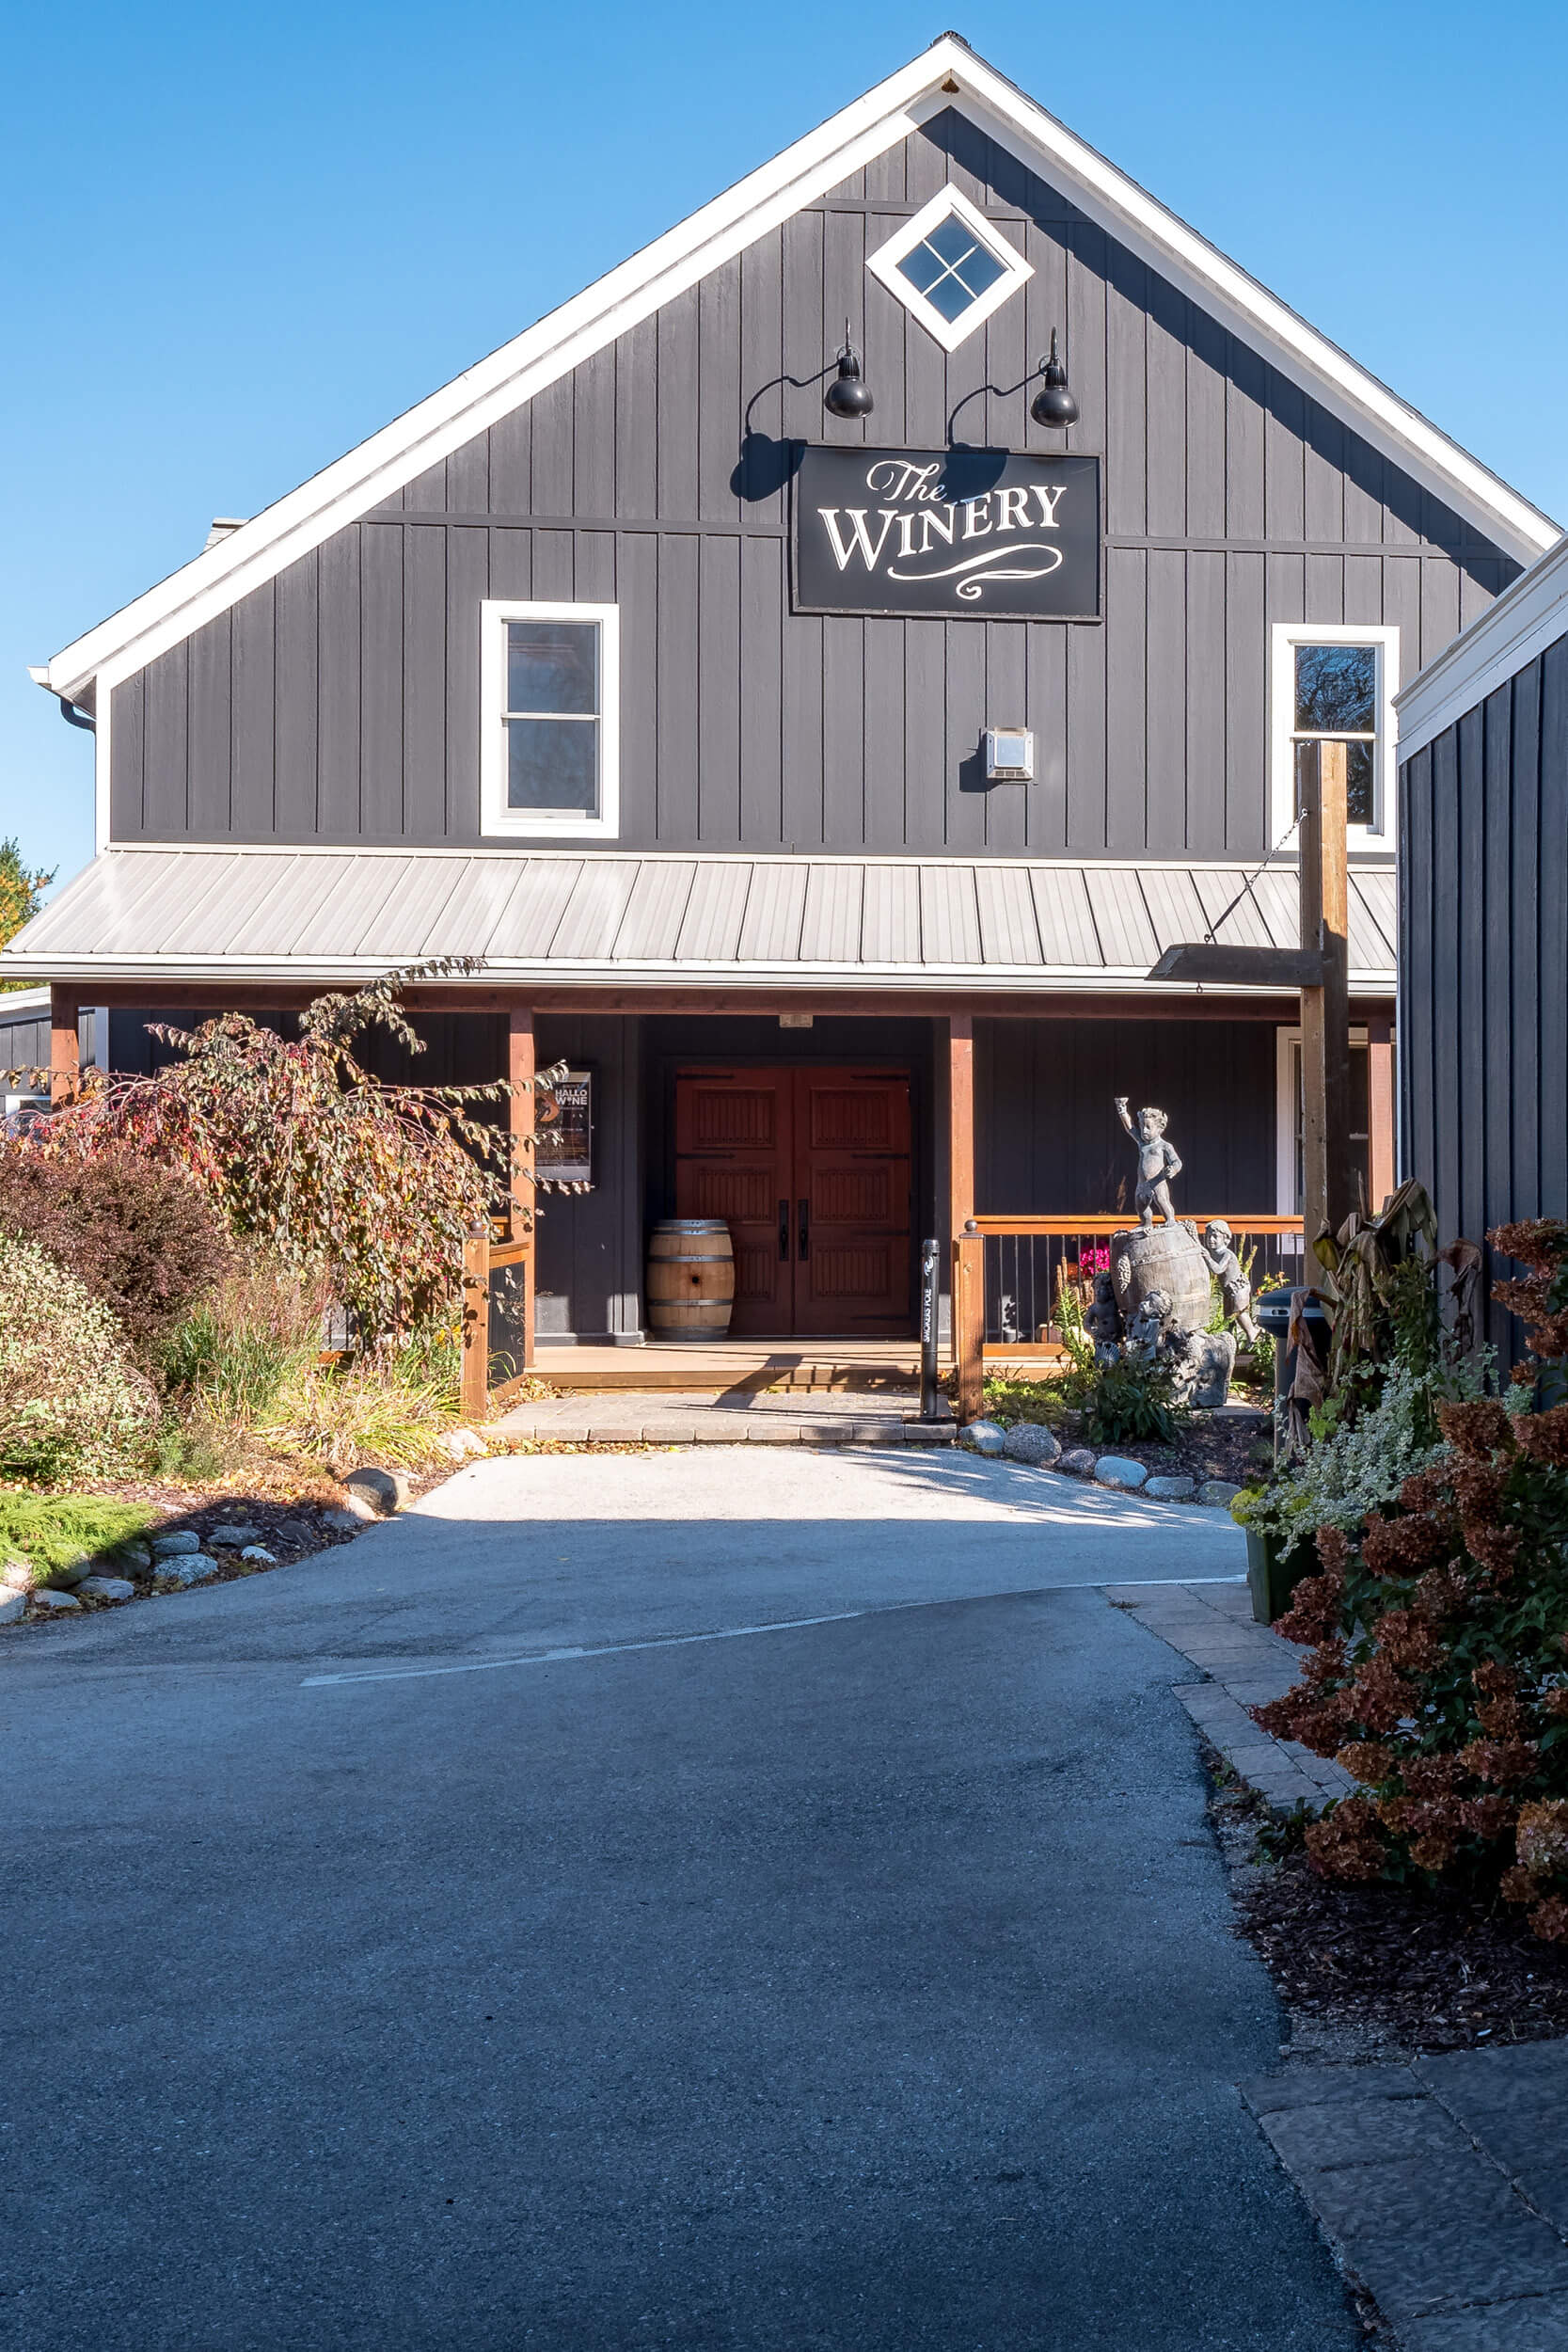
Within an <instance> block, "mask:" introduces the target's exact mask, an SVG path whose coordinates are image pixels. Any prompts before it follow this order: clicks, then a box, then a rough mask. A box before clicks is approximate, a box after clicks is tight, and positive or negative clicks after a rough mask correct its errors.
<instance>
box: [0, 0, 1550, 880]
mask: <svg viewBox="0 0 1568 2352" xmlns="http://www.w3.org/2000/svg"><path fill="white" fill-rule="evenodd" d="M953 5H954V0H932V7H931V8H930V9H928V10H926V11H923V12H922V11H916V10H913V9H911V8H908V7H902V6H895V5H892V4H891V0H861V5H859V6H847V5H845V0H832V5H829V4H828V0H790V5H787V6H784V7H782V8H776V9H769V8H758V7H754V6H753V7H748V8H736V7H733V6H732V7H727V8H708V7H703V6H700V5H693V6H684V7H681V8H673V7H671V6H669V5H667V0H653V5H640V6H637V7H628V6H626V5H624V0H601V4H600V5H599V6H596V7H587V8H584V7H581V6H578V7H576V8H573V7H569V6H568V7H561V6H556V7H551V8H539V7H529V6H523V7H518V6H512V7H504V8H503V7H496V6H483V5H474V4H473V0H443V4H442V5H440V6H438V7H436V6H431V7H425V8H416V7H412V6H409V5H406V0H382V5H380V6H378V7H377V8H373V9H372V8H349V7H343V6H341V5H336V0H310V5H308V6H306V5H300V0H273V4H272V5H271V6H269V7H267V8H212V7H210V6H206V5H204V6H202V7H200V8H195V7H178V8H163V7H156V6H148V5H142V6H139V7H138V6H136V5H135V0H133V5H132V6H131V7H129V8H125V7H119V8H113V9H108V8H102V7H99V6H97V5H93V0H85V4H84V5H82V6H79V7H78V8H75V9H74V10H73V11H72V12H71V19H70V38H69V40H65V41H61V40H55V38H53V37H50V38H45V37H44V32H45V27H44V23H43V20H42V19H40V17H39V15H38V13H37V11H36V10H35V9H33V8H27V9H26V10H25V11H24V10H23V9H22V8H19V7H18V6H17V5H16V0H6V6H5V8H4V9H0V28H3V29H4V31H5V35H6V38H5V55H6V58H7V72H6V75H5V80H4V86H3V87H0V285H3V286H4V289H5V292H4V303H5V334H4V351H5V361H4V365H3V367H0V436H3V446H4V451H5V458H4V463H3V464H0V516H3V521H0V549H3V557H0V835H4V834H8V833H15V834H19V835H20V836H21V839H22V844H23V848H24V852H25V853H26V854H27V855H28V856H29V857H30V859H32V860H33V861H34V862H36V863H37V864H40V865H55V866H59V868H60V869H61V876H62V879H64V878H65V877H68V876H69V875H70V874H71V872H73V871H74V870H75V869H76V867H77V866H81V865H82V864H84V863H85V862H86V860H87V858H88V857H89V856H90V855H91V852H92V833H91V750H92V745H91V739H90V737H88V736H86V735H82V734H78V733H76V732H75V731H74V730H71V729H69V728H67V727H66V726H65V725H64V724H63V723H62V722H61V720H60V717H59V714H58V711H57V708H56V707H55V704H54V702H53V701H52V699H50V698H49V697H47V696H45V695H44V694H42V693H41V692H40V691H39V689H38V688H37V687H35V686H33V685H32V684H31V683H30V682H29V680H28V678H27V675H26V664H27V663H28V662H30V661H40V660H44V659H45V658H46V657H47V656H49V655H50V654H52V653H55V652H56V651H58V649H59V648H60V646H62V645H63V644H68V643H69V642H70V641H71V639H72V638H73V637H75V636H76V635H78V634H79V633H80V632H81V631H82V630H83V629H84V628H88V627H90V626H91V624H93V623H94V622H96V621H98V620H101V619H102V618H103V616H104V615H105V614H107V613H109V612H113V611H114V610H115V609H116V608H117V607H118V606H119V605H121V604H123V603H125V602H126V601H127V600H128V599H129V598H130V597H132V596H135V595H136V594H138V593H139V591H140V590H141V589H143V588H145V587H147V586H148V585H150V583H151V582H152V581H153V580H157V579H159V578H160V577H161V576H162V575H163V574H165V573H166V572H168V571H171V570H173V568H174V567H175V566H176V565H177V564H181V563H182V562H184V561H185V560H186V559H187V558H188V557H189V556H191V555H193V554H194V553H195V552H196V551H197V550H198V548H199V547H200V545H201V542H202V540H203V538H204V537H205V535H206V531H207V525H208V522H209V520H210V518H211V517H212V516H214V515H251V514H254V513H255V512H256V511H257V509H258V508H259V507H261V506H264V505H266V504H267V503H268V502H269V501H271V500H273V499H275V498H277V497H278V496H280V495H281V493H282V492H284V491H286V490H288V489H290V488H292V487H293V485H294V484H296V483H297V482H300V481H302V480H304V479H305V477H306V476H307V475H309V474H310V473H313V472H314V471H315V470H316V469H318V468H319V467H321V466H323V465H325V464H326V463H328V462H329V461H330V460H331V459H332V458H334V457H337V456H339V455H341V453H342V452H343V451H344V450H345V449H348V448H350V447H352V445H353V444H354V443H355V442H356V441H358V440H360V439H362V438H363V437H364V436H365V435H366V434H367V433H371V432H373V431H374V430H375V428H376V427H377V426H378V425H381V424H383V423H385V422H386V421H387V420H388V418H390V417H392V416H394V415H395V414H396V413H397V412H398V411H399V410H401V409H403V408H406V407H407V406H408V405H410V403H411V402H413V401H416V400H419V399H420V398H421V397H422V396H423V395H424V394H425V393H426V392H428V391H431V390H434V389H435V388H436V386H437V385H438V384H440V383H442V382H444V381H445V380H446V379H447V378H448V377H450V376H451V375H453V374H455V373H457V372H458V371H459V370H460V369H462V368H464V367H466V366H467V365H468V364H469V363H470V362H471V361H472V360H474V359H475V358H478V357H480V355H481V354H483V353H484V352H486V351H489V350H491V349H493V348H494V347H495V346H496V345H497V344H498V343H500V342H505V341H506V340H507V339H508V338H509V337H510V336H512V335H515V334H516V333H517V332H518V331H519V330H520V329H521V328H522V327H524V326H528V325H529V323H530V322H531V320H533V319H535V318H537V317H538V316H539V315H540V314H541V313H542V312H543V311H546V310H549V309H551V308H552V307H553V306H554V305H555V304H556V303H558V302H560V301H562V300H563V299H565V297H567V296H568V295H570V294H574V293H576V292H577V291H578V288H579V287H581V286H583V285H585V284H587V283H588V282H589V280H591V279H592V278H595V277H597V276H598V275H599V274H600V272H601V271H603V270H605V269H608V268H610V266H611V265H612V264H613V263H615V262H618V261H620V260H622V259H623V258H624V257H625V256H626V254H627V253H629V252H631V251H633V250H634V249H635V248H636V247H637V246H641V245H643V244H645V243H646V242H647V240H648V239H649V238H650V237H653V236H656V235H657V233H658V232H659V231H660V230H664V229H666V228H668V227H670V226H671V224H672V223H673V222H674V221H676V220H679V219H680V218H681V217H682V216H683V215H686V214H687V213H689V212H690V211H691V210H692V209H693V208H694V207H695V206H697V205H699V204H701V203H703V202H704V201H705V199H707V198H708V197H710V196H712V195H714V194H715V193H716V192H717V191H718V190H719V189H720V188H722V187H724V186H726V185H727V184H728V183H730V182H732V181H734V180H736V179H738V178H739V177H741V175H742V174H743V173H745V172H747V171H749V170H750V169H751V168H752V167H753V166H754V165H756V164H758V163H761V162H762V161H764V160H765V159H766V158H767V157H768V156H769V155H771V154H772V153H774V152H775V151H777V150H778V149H779V148H781V147H783V146H784V145H785V144H786V143H787V142H788V141H789V140H791V139H793V138H795V137H797V136H799V135H800V133H801V132H803V131H806V130H808V129H810V128H811V126H812V125H813V124H814V123H816V122H818V121H820V120H821V119H822V118H823V117H824V116H826V115H829V114H831V113H832V112H833V111H834V110H835V109H836V108H837V107H839V106H841V105H843V104H844V103H846V102H847V101H848V100H849V99H852V98H854V97H855V96H857V95H858V94H859V93H860V91H862V90H863V89H864V88H866V87H868V86H869V85H870V84H871V83H873V82H875V81H878V80H879V79H880V77H881V76H882V75H883V74H885V73H887V72H891V71H892V70H893V68H894V67H895V66H897V65H899V64H901V63H902V62H903V61H904V59H905V58H907V57H909V56H912V55H913V54H914V52H915V51H916V50H919V49H922V48H924V47H925V46H926V45H927V42H928V41H930V40H932V39H933V38H934V36H935V35H936V34H937V33H939V32H940V31H942V28H943V22H944V21H945V20H944V19H942V18H941V17H939V16H938V15H937V14H936V13H935V10H936V9H937V8H939V7H940V8H951V7H952V6H953ZM957 29H958V31H959V32H961V33H962V34H963V35H964V36H965V38H966V39H967V40H970V41H971V42H972V43H973V44H974V47H975V48H977V49H979V50H980V51H981V52H982V53H983V54H984V55H985V56H988V57H989V58H990V60H991V62H992V63H993V64H994V65H996V66H997V67H998V68H1000V70H1001V71H1002V72H1006V73H1007V74H1009V75H1010V76H1011V77H1012V78H1013V79H1014V80H1015V81H1017V82H1019V83H1021V84H1022V86H1023V87H1024V88H1026V89H1027V90H1029V91H1030V92H1031V93H1032V95H1034V96H1035V97H1037V99H1039V100H1040V102H1041V103H1043V104H1044V105H1046V106H1048V107H1049V108H1050V109H1051V110H1052V111H1053V113H1054V114H1057V115H1059V116H1061V117H1062V119H1064V120H1065V121H1067V122H1068V123H1069V124H1070V125H1071V126H1072V128H1073V129H1074V130H1076V131H1078V132H1079V133H1080V134H1082V135H1084V136H1085V138H1087V139H1089V140H1091V141H1092V142H1093V143H1094V145H1095V146H1097V147H1099V148H1101V150H1102V151H1104V152H1105V153H1106V154H1107V155H1109V156H1110V157H1111V158H1112V159H1113V161H1115V162H1116V163H1117V164H1118V165H1120V166H1121V167H1122V168H1123V169H1124V170H1127V171H1130V172H1131V173H1132V175H1133V177H1134V178H1136V179H1138V180H1140V181H1142V182H1143V183H1144V184H1145V185H1146V186H1148V188H1149V189H1151V190H1152V191H1153V193H1154V194H1155V195H1156V196H1158V197H1159V198H1161V199H1163V200H1164V202H1165V203H1167V204H1169V205H1171V206H1172V207H1173V208H1174V210H1175V211H1176V212H1178V213H1180V215H1183V216H1184V217H1185V218H1186V219H1187V220H1189V221H1191V222H1192V223H1193V224H1194V226H1195V227H1196V228H1197V229H1199V230H1202V231H1203V232H1204V234H1206V235H1207V236H1209V237H1211V238H1212V239H1213V241H1214V242H1215V243H1216V244H1217V245H1219V246H1222V247H1223V248H1224V249H1225V250H1226V251H1227V252H1228V253H1230V254H1232V255H1234V256H1235V258H1236V259H1237V260H1238V261H1240V262H1243V264H1244V265H1245V266H1246V267H1247V268H1249V269H1250V270H1252V271H1253V272H1254V273H1255V274H1256V275H1257V276H1258V277H1259V278H1262V279H1263V281H1264V282H1265V284H1267V285H1269V286H1270V287H1272V288H1273V289H1274V291H1275V293H1277V294H1280V295H1281V296H1282V297H1283V298H1284V299H1285V300H1287V301H1288V302H1290V303H1291V304H1293V305H1294V307H1295V308H1296V309H1297V310H1301V311H1303V312H1304V313H1305V314H1306V316H1307V318H1309V319H1310V320H1312V321H1313V323H1314V324H1315V325H1317V326H1321V327H1322V328H1323V330H1324V331H1325V332H1326V333H1328V334H1329V335H1331V336H1332V337H1333V338H1334V339H1335V341H1336V342H1339V343H1342V344H1343V345H1345V346H1346V347H1347V348H1348V349H1349V350H1350V351H1352V352H1354V354H1355V356H1356V357H1357V358H1359V359H1360V360H1361V361H1362V362H1363V363H1364V364H1365V365H1367V366H1369V367H1370V368H1371V369H1372V370H1373V371H1374V372H1375V373H1377V374H1379V375H1381V376H1383V377H1384V378H1385V379H1386V381H1387V382H1388V383H1390V384H1391V385H1393V386H1394V388H1395V389H1396V390H1398V391H1399V392H1401V393H1402V394H1403V396H1404V397H1405V398H1406V399H1408V400H1411V401H1413V402H1414V403H1415V405H1417V406H1418V408H1421V409H1423V410H1424V411H1425V412H1426V413H1427V414H1428V415H1429V416H1431V417H1433V419H1435V420H1436V421H1437V422H1438V423H1439V424H1441V425H1443V426H1444V427H1445V428H1446V429H1447V430H1448V431H1449V432H1450V433H1451V434H1453V435H1454V436H1455V437H1456V438H1457V439H1458V440H1460V441H1461V442H1463V443H1464V444H1465V446H1466V447H1467V448H1469V449H1471V450H1473V451H1474V452H1475V453H1476V454H1477V455H1478V456H1480V457H1481V458H1482V459H1484V460H1485V461H1486V463H1487V464H1489V465H1491V466H1493V467H1495V468H1496V469H1497V471H1498V472H1499V473H1501V474H1502V475H1504V477H1505V478H1506V479H1507V480H1509V481H1511V482H1513V484H1514V485H1516V486H1517V487H1518V488H1519V489H1521V490H1522V491H1524V492H1525V493H1526V494H1527V496H1528V497H1530V498H1532V499H1533V500H1534V501H1536V502H1537V503H1538V504H1539V505H1542V506H1544V507H1545V509H1546V510H1547V512H1548V513H1550V514H1553V515H1555V516H1559V517H1560V518H1568V450H1565V449H1564V446H1563V432H1562V415H1563V399H1562V386H1563V382H1564V379H1565V376H1568V306H1565V304H1564V302H1563V298H1562V287H1563V276H1564V269H1563V264H1564V258H1565V253H1568V233H1565V232H1568V183H1565V175H1564V173H1563V170H1562V163H1561V117H1562V102H1563V96H1564V89H1565V85H1568V10H1564V9H1563V8H1562V7H1561V5H1560V0H1517V4H1516V5H1512V6H1511V5H1509V4H1508V0H1501V5H1498V6H1497V7H1496V8H1493V9H1492V10H1490V11H1478V10H1477V9H1476V8H1475V7H1474V6H1473V5H1465V6H1459V5H1455V4H1454V0H1423V4H1422V5H1415V4H1414V0H1398V5H1389V0H1318V5H1317V6H1315V7H1314V8H1310V9H1301V8H1292V9H1282V8H1266V7H1259V5H1258V0H1246V5H1243V6H1236V5H1228V4H1227V5H1218V6H1216V5H1206V0H1196V5H1194V6H1190V7H1187V8H1172V7H1171V6H1170V5H1169V0H1125V4H1124V5H1120V6H1117V5H1115V4H1114V0H1112V4H1111V5H1106V0H1097V4H1096V5H1091V6H1087V7H1081V8H1062V7H1051V8H1042V7H1040V6H1039V5H1038V0H1035V5H1032V6H1028V7H1024V6H1020V5H1013V4H1011V0H986V5H979V6H976V5H971V6H970V7H968V8H966V9H960V11H959V14H958V20H957Z"/></svg>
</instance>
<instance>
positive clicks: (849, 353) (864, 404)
mask: <svg viewBox="0 0 1568 2352" xmlns="http://www.w3.org/2000/svg"><path fill="white" fill-rule="evenodd" d="M822 405H823V407H824V408H825V409H826V410H827V412H828V414H829V416H830V417H845V418H847V419H849V420H850V421H853V420H854V419H855V418H856V417H868V416H869V415H870V414H871V411H872V410H873V408H875V406H876V405H877V404H876V402H875V401H874V400H873V399H872V397H871V387H870V386H869V385H868V384H867V383H866V381H865V378H864V377H863V375H862V373H861V356H860V353H859V352H858V351H857V350H856V349H855V346H854V342H853V341H852V339H851V337H850V333H849V322H848V320H847V319H846V320H845V322H844V348H843V350H842V351H841V352H840V353H839V355H838V373H837V374H836V375H835V376H834V378H833V380H832V383H831V384H830V385H829V387H828V389H827V390H826V391H825V392H824V393H823V395H822ZM1074 413H1075V414H1076V411H1075V412H1074Z"/></svg>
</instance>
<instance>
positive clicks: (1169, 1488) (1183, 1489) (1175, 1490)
mask: <svg viewBox="0 0 1568 2352" xmlns="http://www.w3.org/2000/svg"><path fill="white" fill-rule="evenodd" d="M1196 1484H1197V1481H1196V1479H1194V1478H1185V1477H1172V1478H1151V1479H1150V1480H1149V1481H1148V1485H1147V1486H1145V1488H1144V1492H1145V1494H1146V1495H1148V1497H1149V1498H1150V1500H1151V1501H1153V1502H1191V1500H1192V1494H1193V1488H1194V1487H1195V1486H1196Z"/></svg>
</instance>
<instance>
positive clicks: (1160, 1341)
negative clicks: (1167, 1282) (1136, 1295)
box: [1127, 1291, 1171, 1363]
mask: <svg viewBox="0 0 1568 2352" xmlns="http://www.w3.org/2000/svg"><path fill="white" fill-rule="evenodd" d="M1170 1318H1171V1297H1170V1293H1169V1292H1168V1291H1150V1292H1149V1293H1148V1295H1147V1297H1145V1298H1143V1299H1142V1300H1140V1302H1139V1304H1138V1307H1137V1309H1136V1311H1134V1313H1133V1316H1132V1321H1131V1323H1129V1325H1128V1327H1127V1354H1128V1357H1129V1359H1131V1361H1132V1362H1133V1363H1152V1362H1153V1361H1154V1359H1155V1358H1156V1357H1157V1356H1158V1355H1159V1354H1160V1352H1161V1350H1162V1349H1163V1348H1164V1343H1165V1330H1166V1326H1167V1325H1168V1324H1169V1322H1170Z"/></svg>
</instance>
